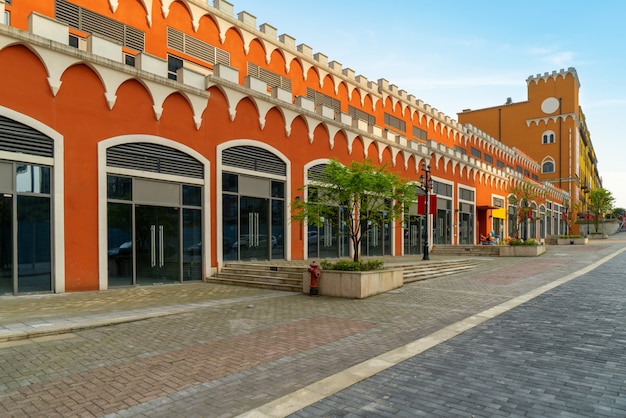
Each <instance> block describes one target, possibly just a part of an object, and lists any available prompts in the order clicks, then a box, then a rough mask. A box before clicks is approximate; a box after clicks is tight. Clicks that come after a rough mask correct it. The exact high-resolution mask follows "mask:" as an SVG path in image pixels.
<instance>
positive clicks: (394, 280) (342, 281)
mask: <svg viewBox="0 0 626 418" xmlns="http://www.w3.org/2000/svg"><path fill="white" fill-rule="evenodd" d="M303 279H304V280H303V286H302V291H303V292H304V293H307V294H308V293H309V289H310V283H311V276H310V274H309V273H308V272H307V273H304V274H303ZM403 284H404V270H403V269H401V268H398V269H384V270H374V271H338V270H322V275H321V276H320V278H319V281H318V289H319V294H320V295H321V296H332V297H338V298H347V299H364V298H367V297H369V296H373V295H377V294H379V293H384V292H387V291H389V290H392V289H396V288H398V287H402V285H403Z"/></svg>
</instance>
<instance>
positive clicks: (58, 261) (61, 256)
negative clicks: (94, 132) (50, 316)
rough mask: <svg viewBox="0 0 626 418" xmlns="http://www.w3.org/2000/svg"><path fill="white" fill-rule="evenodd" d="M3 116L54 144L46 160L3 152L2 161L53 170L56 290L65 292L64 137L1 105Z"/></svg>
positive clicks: (53, 233)
mask: <svg viewBox="0 0 626 418" xmlns="http://www.w3.org/2000/svg"><path fill="white" fill-rule="evenodd" d="M0 115H2V116H4V117H7V118H9V119H13V120H14V121H16V122H20V123H23V124H24V125H26V126H30V127H31V128H33V129H36V130H38V131H39V132H41V133H42V134H44V135H46V136H48V137H49V138H51V139H52V141H53V150H54V157H53V158H52V159H50V158H44V157H36V156H33V155H28V154H18V153H12V152H0V159H6V160H13V161H21V162H25V163H31V164H43V165H50V166H52V167H53V176H52V202H51V203H52V240H53V242H52V245H53V248H54V250H53V254H52V257H53V271H52V274H53V277H52V280H53V288H54V292H56V293H63V292H65V199H64V198H63V197H64V195H65V193H64V187H63V185H64V184H65V177H64V175H65V165H64V164H65V163H64V159H63V149H64V146H63V135H61V134H60V133H59V132H57V131H55V130H54V129H52V128H50V127H49V126H48V125H45V124H43V123H42V122H40V121H38V120H37V119H33V118H31V117H30V116H26V115H24V114H23V113H19V112H16V111H15V110H13V109H9V108H8V107H3V106H0Z"/></svg>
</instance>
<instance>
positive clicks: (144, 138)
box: [98, 134, 213, 290]
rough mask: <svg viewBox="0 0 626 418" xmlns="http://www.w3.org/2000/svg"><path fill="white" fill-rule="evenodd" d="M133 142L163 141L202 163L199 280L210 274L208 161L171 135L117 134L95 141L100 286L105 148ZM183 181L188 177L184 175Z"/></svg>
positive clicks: (103, 284)
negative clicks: (201, 252)
mask: <svg viewBox="0 0 626 418" xmlns="http://www.w3.org/2000/svg"><path fill="white" fill-rule="evenodd" d="M136 142H147V143H150V144H158V145H163V146H165V147H169V148H172V149H176V150H178V151H181V152H184V153H185V154H187V155H189V156H191V157H193V158H195V159H197V160H198V161H200V162H201V163H202V164H203V166H204V181H203V182H202V184H203V186H204V193H203V202H202V205H203V206H202V224H203V228H202V242H203V243H204V245H203V248H204V251H203V254H202V266H203V268H202V277H203V280H204V278H206V277H207V276H211V275H212V273H213V272H212V268H211V206H210V194H211V193H210V191H211V189H210V174H211V171H210V170H211V163H210V161H209V160H208V159H206V158H205V157H204V156H203V155H202V154H200V153H199V152H197V151H196V150H194V149H192V148H189V147H187V146H186V145H183V144H181V143H179V142H176V141H174V140H171V139H167V138H163V137H159V136H154V135H141V134H139V135H121V136H116V137H113V138H109V139H105V140H103V141H100V142H99V143H98V275H99V279H98V283H99V289H100V290H106V289H108V286H109V283H108V269H107V267H108V266H107V263H108V260H107V249H108V248H107V162H106V153H107V149H109V148H111V147H114V146H116V145H121V144H130V143H136ZM129 174H133V175H135V176H137V177H146V178H153V179H154V178H158V179H168V178H169V179H170V180H174V181H180V179H179V178H176V177H175V176H169V177H168V176H163V175H158V174H156V173H150V172H144V171H137V172H136V173H129ZM186 181H189V179H187V180H186Z"/></svg>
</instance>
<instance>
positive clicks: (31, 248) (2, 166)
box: [0, 162, 53, 295]
mask: <svg viewBox="0 0 626 418" xmlns="http://www.w3.org/2000/svg"><path fill="white" fill-rule="evenodd" d="M51 173H52V170H51V168H50V167H44V166H37V165H31V164H21V163H11V162H0V177H1V178H0V190H6V191H7V193H2V194H0V294H15V295H17V294H22V293H37V292H51V291H52V290H53V286H52V254H53V251H52V201H51V190H50V185H51Z"/></svg>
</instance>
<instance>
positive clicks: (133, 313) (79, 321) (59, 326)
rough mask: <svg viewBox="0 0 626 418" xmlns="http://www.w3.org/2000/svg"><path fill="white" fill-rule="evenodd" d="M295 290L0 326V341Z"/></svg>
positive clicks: (30, 337) (277, 296)
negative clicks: (13, 326) (14, 327)
mask: <svg viewBox="0 0 626 418" xmlns="http://www.w3.org/2000/svg"><path fill="white" fill-rule="evenodd" d="M294 294H298V293H296V292H280V293H278V292H277V293H271V294H266V295H258V296H246V297H240V298H232V299H219V300H210V301H206V302H194V303H189V304H177V305H171V306H169V307H163V306H158V307H153V308H141V309H135V310H129V311H127V312H125V313H123V314H121V313H119V312H115V313H114V314H113V315H111V316H108V315H102V314H101V313H97V314H93V315H88V316H83V317H78V318H77V317H71V318H62V320H59V321H56V323H46V324H39V325H37V326H34V325H24V326H21V327H19V329H1V328H2V327H1V326H0V343H6V342H15V341H19V340H27V339H33V338H38V337H49V336H54V335H58V334H67V333H76V332H79V331H84V330H87V329H92V328H99V327H108V326H111V325H117V324H125V323H129V322H135V321H143V320H146V319H151V318H160V317H164V316H170V315H179V314H184V313H187V312H193V311H194V310H196V309H199V308H211V307H216V306H223V305H233V304H238V303H249V302H254V301H258V300H264V299H274V298H280V297H287V296H292V295H294Z"/></svg>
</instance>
